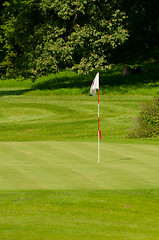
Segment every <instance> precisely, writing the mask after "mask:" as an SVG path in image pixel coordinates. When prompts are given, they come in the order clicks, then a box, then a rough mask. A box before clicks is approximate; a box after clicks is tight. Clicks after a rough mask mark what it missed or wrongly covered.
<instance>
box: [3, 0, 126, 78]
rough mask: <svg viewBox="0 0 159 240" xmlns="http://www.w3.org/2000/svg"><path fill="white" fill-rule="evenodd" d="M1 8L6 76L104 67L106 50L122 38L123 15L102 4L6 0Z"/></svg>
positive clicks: (83, 0)
mask: <svg viewBox="0 0 159 240" xmlns="http://www.w3.org/2000/svg"><path fill="white" fill-rule="evenodd" d="M3 6H4V11H3V24H2V27H1V29H3V35H4V39H3V41H4V47H3V50H4V52H5V57H4V58H3V61H2V63H1V66H3V67H4V68H5V72H6V74H8V76H14V75H15V76H17V75H19V74H20V75H24V76H29V75H32V76H40V75H46V74H49V73H52V72H57V71H59V70H61V69H66V68H67V69H73V70H76V71H78V72H79V73H88V72H90V71H93V70H94V69H106V67H107V66H108V65H109V60H110V57H111V53H112V50H113V49H115V48H116V47H117V46H118V45H121V44H123V43H124V42H125V41H126V39H127V38H128V32H127V30H126V29H125V28H124V26H123V23H124V21H125V20H126V15H125V13H124V12H122V11H120V10H119V9H118V8H116V7H114V5H113V4H112V3H111V1H108V0H107V1H104V0H103V1H101V0H76V1H75V0H62V1H60V0H54V1H53V0H25V1H24V0H23V1H20V0H12V1H5V3H4V4H3Z"/></svg>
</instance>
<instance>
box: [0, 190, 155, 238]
mask: <svg viewBox="0 0 159 240" xmlns="http://www.w3.org/2000/svg"><path fill="white" fill-rule="evenodd" d="M158 196H159V191H158V190H149V191H143V190H142V191H100V190H94V191H21V192H19V191H18V192H17V191H14V192H13V191H7V192H5V191H4V192H1V193H0V205H1V208H0V236H1V239H3V240H8V239H13V240H17V239H23V240H28V239H29V240H35V239H38V240H43V239H47V240H52V239H55V240H61V239H63V240H65V239H69V240H70V239H73V240H81V239H82V240H91V239H94V240H99V239H101V240H105V239H108V240H114V239H116V240H132V239H136V240H141V239H146V240H152V239H153V240H156V239H158V238H159V221H158V211H159V205H158V201H159V198H158Z"/></svg>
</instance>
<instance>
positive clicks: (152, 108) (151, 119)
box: [127, 97, 159, 138]
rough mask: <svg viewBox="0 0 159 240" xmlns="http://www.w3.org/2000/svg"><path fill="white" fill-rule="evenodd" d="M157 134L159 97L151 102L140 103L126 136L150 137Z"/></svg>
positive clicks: (158, 131) (158, 129)
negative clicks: (131, 126)
mask: <svg viewBox="0 0 159 240" xmlns="http://www.w3.org/2000/svg"><path fill="white" fill-rule="evenodd" d="M157 136H159V97H158V98H155V99H154V100H153V101H152V102H151V103H144V104H142V107H141V111H140V113H139V116H138V117H137V118H136V119H135V124H134V127H133V128H132V129H130V131H129V132H128V135H127V137H128V138H152V137H157Z"/></svg>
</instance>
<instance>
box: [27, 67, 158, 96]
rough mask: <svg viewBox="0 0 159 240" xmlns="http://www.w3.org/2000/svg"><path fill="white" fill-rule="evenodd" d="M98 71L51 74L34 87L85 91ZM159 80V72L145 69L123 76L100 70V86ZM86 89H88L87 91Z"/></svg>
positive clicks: (111, 71) (117, 71)
mask: <svg viewBox="0 0 159 240" xmlns="http://www.w3.org/2000/svg"><path fill="white" fill-rule="evenodd" d="M95 75H96V73H91V74H89V75H75V74H70V75H67V74H66V75H62V76H61V75H60V74H59V75H50V76H49V77H47V78H45V79H44V78H41V80H40V81H39V80H37V81H36V82H35V83H34V85H33V86H32V88H33V89H34V90H57V89H63V88H70V89H71V88H75V89H82V92H83V93H85V89H87V90H88V87H90V86H91V83H92V81H93V79H94V77H95ZM158 80H159V77H158V72H145V71H143V72H142V73H141V74H138V75H130V76H125V77H123V76H122V75H121V72H120V71H119V70H118V69H117V70H116V71H114V70H110V71H108V72H100V87H101V88H102V87H103V88H104V86H107V87H116V86H122V85H127V86H135V85H139V84H147V83H156V82H157V81H158ZM87 90H86V91H87Z"/></svg>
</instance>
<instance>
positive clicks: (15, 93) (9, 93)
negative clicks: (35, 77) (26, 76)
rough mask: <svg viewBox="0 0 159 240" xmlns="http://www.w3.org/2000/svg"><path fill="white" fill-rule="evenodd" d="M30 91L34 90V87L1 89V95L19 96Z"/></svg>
mask: <svg viewBox="0 0 159 240" xmlns="http://www.w3.org/2000/svg"><path fill="white" fill-rule="evenodd" d="M30 91H32V89H20V90H8V91H6V90H0V97H3V96H9V95H12V96H14V95H15V96H16V95H17V96H18V95H23V94H24V93H27V92H30Z"/></svg>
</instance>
